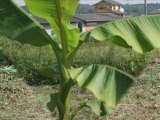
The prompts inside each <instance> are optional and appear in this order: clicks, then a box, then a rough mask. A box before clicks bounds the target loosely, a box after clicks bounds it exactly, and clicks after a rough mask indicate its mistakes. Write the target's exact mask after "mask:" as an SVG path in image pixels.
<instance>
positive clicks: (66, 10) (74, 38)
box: [25, 0, 80, 58]
mask: <svg viewBox="0 0 160 120" xmlns="http://www.w3.org/2000/svg"><path fill="white" fill-rule="evenodd" d="M78 1H79V0H25V3H26V5H27V7H28V8H29V10H30V11H31V12H32V13H33V14H34V15H36V16H38V17H41V18H44V19H46V20H47V21H48V22H49V23H50V25H51V26H52V28H53V30H54V33H55V34H56V36H57V38H58V40H59V42H61V43H62V47H63V49H64V53H65V55H66V58H67V57H68V56H69V55H71V54H72V53H71V52H72V51H74V49H75V48H76V47H77V46H78V44H79V37H80V33H79V29H78V28H77V27H75V26H72V25H70V20H71V18H72V17H73V16H74V14H75V11H76V8H77V6H78Z"/></svg>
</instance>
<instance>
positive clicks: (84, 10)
mask: <svg viewBox="0 0 160 120" xmlns="http://www.w3.org/2000/svg"><path fill="white" fill-rule="evenodd" d="M123 7H124V10H125V12H127V13H128V14H129V15H134V16H137V15H143V14H144V5H143V4H131V5H128V4H126V5H123ZM22 8H23V9H24V10H26V11H27V12H29V10H28V9H27V8H26V7H25V6H22ZM94 9H95V6H93V5H88V4H80V5H79V6H78V8H77V12H76V13H78V14H88V13H93V12H94ZM156 9H160V3H151V4H148V14H149V13H150V12H151V11H153V10H156Z"/></svg>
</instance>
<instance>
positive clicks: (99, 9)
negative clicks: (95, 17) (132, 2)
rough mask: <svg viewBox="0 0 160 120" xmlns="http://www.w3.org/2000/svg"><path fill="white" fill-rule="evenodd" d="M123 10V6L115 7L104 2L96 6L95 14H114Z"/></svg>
mask: <svg viewBox="0 0 160 120" xmlns="http://www.w3.org/2000/svg"><path fill="white" fill-rule="evenodd" d="M121 8H122V6H121V5H113V4H110V3H107V2H103V1H102V2H99V3H98V4H96V8H95V12H94V13H112V11H120V9H121Z"/></svg>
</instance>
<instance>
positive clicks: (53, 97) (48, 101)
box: [39, 93, 58, 112]
mask: <svg viewBox="0 0 160 120" xmlns="http://www.w3.org/2000/svg"><path fill="white" fill-rule="evenodd" d="M39 100H40V101H41V102H42V103H43V104H44V105H45V106H46V107H47V108H48V110H49V111H50V112H53V111H54V110H55V108H56V107H57V106H58V93H53V94H40V95H39Z"/></svg>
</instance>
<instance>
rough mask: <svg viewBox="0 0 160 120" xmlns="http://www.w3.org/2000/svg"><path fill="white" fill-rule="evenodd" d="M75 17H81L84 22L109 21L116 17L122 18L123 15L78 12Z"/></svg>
mask: <svg viewBox="0 0 160 120" xmlns="http://www.w3.org/2000/svg"><path fill="white" fill-rule="evenodd" d="M74 18H76V19H79V20H81V21H83V22H108V21H111V20H115V19H120V18H122V17H120V16H118V15H115V14H112V13H105V14H77V15H75V16H74Z"/></svg>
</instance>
